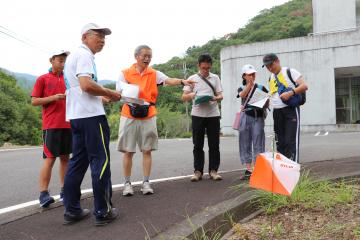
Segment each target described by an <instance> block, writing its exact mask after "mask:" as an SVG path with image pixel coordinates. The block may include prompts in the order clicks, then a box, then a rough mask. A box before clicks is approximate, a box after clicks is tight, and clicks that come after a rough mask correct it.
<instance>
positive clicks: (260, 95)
mask: <svg viewBox="0 0 360 240" xmlns="http://www.w3.org/2000/svg"><path fill="white" fill-rule="evenodd" d="M268 99H269V94H267V93H266V92H264V91H262V90H260V89H258V88H256V89H255V92H254V94H253V95H252V97H251V99H250V101H249V105H251V106H254V107H258V108H263V107H264V105H265V103H266V101H267V100H268Z"/></svg>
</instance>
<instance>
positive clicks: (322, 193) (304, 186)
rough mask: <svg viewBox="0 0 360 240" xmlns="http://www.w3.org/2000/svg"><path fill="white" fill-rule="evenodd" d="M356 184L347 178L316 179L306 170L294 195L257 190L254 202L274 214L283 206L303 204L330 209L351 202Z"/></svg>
mask: <svg viewBox="0 0 360 240" xmlns="http://www.w3.org/2000/svg"><path fill="white" fill-rule="evenodd" d="M354 191H355V188H354V185H351V184H349V182H346V181H345V180H342V181H339V182H332V181H329V180H324V181H316V180H314V179H313V178H311V177H310V176H309V172H308V171H305V172H303V173H302V175H301V176H300V180H299V182H298V184H297V186H296V187H295V189H294V191H293V192H292V195H291V196H290V197H289V196H283V195H278V194H273V193H270V192H265V191H262V190H256V191H255V192H256V194H255V196H256V197H255V198H254V200H253V202H252V204H255V205H258V206H260V208H262V209H263V210H264V211H265V212H266V213H267V214H273V213H275V212H277V210H279V209H280V208H282V207H290V206H295V205H301V206H302V207H304V208H306V209H309V208H322V209H327V210H329V209H330V208H331V207H333V206H334V205H336V204H339V203H351V202H352V201H353V200H354V197H355V193H354Z"/></svg>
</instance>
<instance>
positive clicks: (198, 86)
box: [183, 73, 223, 117]
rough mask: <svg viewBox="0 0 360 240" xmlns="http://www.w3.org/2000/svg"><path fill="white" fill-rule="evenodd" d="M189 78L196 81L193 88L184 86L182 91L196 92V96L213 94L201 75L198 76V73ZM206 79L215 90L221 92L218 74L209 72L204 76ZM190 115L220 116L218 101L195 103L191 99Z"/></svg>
mask: <svg viewBox="0 0 360 240" xmlns="http://www.w3.org/2000/svg"><path fill="white" fill-rule="evenodd" d="M189 79H191V80H194V81H196V83H195V85H194V88H192V87H191V86H184V88H183V91H184V92H196V95H197V96H204V95H208V96H214V92H213V90H212V89H211V88H210V86H209V85H208V84H207V83H206V82H205V81H204V80H203V79H202V78H201V77H199V75H198V74H194V75H192V76H190V77H189ZM206 79H207V80H208V81H209V82H210V83H211V85H212V86H213V87H214V88H215V92H217V93H221V92H222V91H223V90H222V86H221V82H220V78H219V76H218V75H216V74H213V73H209V76H208V77H206ZM191 115H192V116H196V117H218V116H220V111H219V107H218V103H217V102H216V101H209V102H206V103H201V104H198V105H195V104H194V101H193V106H192V110H191Z"/></svg>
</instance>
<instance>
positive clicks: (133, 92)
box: [120, 82, 139, 99]
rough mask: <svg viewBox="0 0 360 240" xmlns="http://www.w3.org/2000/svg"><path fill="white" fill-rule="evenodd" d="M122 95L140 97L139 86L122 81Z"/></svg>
mask: <svg viewBox="0 0 360 240" xmlns="http://www.w3.org/2000/svg"><path fill="white" fill-rule="evenodd" d="M120 86H121V96H123V97H128V98H135V99H137V98H139V86H138V85H134V84H128V83H125V82H121V83H120Z"/></svg>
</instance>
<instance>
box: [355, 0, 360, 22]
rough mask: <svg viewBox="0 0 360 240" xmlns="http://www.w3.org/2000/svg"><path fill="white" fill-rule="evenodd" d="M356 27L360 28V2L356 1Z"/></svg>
mask: <svg viewBox="0 0 360 240" xmlns="http://www.w3.org/2000/svg"><path fill="white" fill-rule="evenodd" d="M356 26H357V27H360V0H356Z"/></svg>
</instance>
